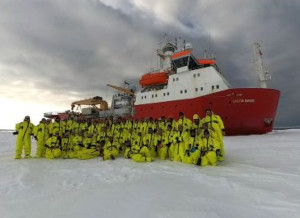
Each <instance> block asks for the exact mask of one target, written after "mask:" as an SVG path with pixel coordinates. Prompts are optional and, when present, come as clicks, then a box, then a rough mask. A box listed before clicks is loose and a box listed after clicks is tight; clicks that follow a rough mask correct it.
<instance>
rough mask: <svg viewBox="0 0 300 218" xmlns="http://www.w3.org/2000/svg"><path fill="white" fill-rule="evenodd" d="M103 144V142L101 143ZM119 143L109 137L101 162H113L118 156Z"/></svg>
mask: <svg viewBox="0 0 300 218" xmlns="http://www.w3.org/2000/svg"><path fill="white" fill-rule="evenodd" d="M102 142H104V141H102ZM119 146H120V145H119V143H118V142H117V140H114V138H113V137H110V138H109V140H107V141H106V142H105V145H104V152H103V154H104V155H103V160H114V159H116V157H117V156H119Z"/></svg>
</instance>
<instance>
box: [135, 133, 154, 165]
mask: <svg viewBox="0 0 300 218" xmlns="http://www.w3.org/2000/svg"><path fill="white" fill-rule="evenodd" d="M153 143H154V140H153V134H152V128H149V129H148V134H146V135H145V136H144V137H143V140H142V146H141V147H140V150H139V152H138V153H137V154H133V155H132V156H131V158H132V160H134V161H135V162H146V161H147V162H151V161H153V158H152V156H151V148H152V146H153Z"/></svg>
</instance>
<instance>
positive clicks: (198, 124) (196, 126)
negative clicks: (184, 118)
mask: <svg viewBox="0 0 300 218" xmlns="http://www.w3.org/2000/svg"><path fill="white" fill-rule="evenodd" d="M191 128H192V129H195V130H196V136H200V135H201V132H202V122H201V119H200V117H199V115H198V114H194V115H193V123H192V125H191Z"/></svg>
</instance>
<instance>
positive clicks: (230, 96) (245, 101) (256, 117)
mask: <svg viewBox="0 0 300 218" xmlns="http://www.w3.org/2000/svg"><path fill="white" fill-rule="evenodd" d="M279 96H280V91H278V90H275V89H261V88H236V89H227V90H225V91H221V92H216V93H213V94H210V95H205V96H201V97H197V98H193V99H184V100H176V101H168V102H160V103H153V104H143V105H135V106H134V110H135V115H134V118H135V119H141V118H145V117H152V118H154V119H158V118H160V117H162V116H165V117H168V116H172V117H174V118H175V119H178V114H179V112H180V111H182V112H184V114H185V116H186V117H188V118H190V119H192V116H193V114H199V115H200V117H204V115H205V109H207V108H211V109H212V110H213V111H214V112H215V114H218V115H220V116H221V117H222V119H223V121H224V125H225V128H226V134H227V135H248V134H264V133H267V132H271V131H272V130H273V125H274V121H275V117H276V111H277V106H278V102H279Z"/></svg>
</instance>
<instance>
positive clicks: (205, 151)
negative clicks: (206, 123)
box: [196, 130, 221, 166]
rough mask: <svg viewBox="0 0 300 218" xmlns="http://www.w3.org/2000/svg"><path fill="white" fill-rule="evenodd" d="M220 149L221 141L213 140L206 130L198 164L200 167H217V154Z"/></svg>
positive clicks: (202, 139)
mask: <svg viewBox="0 0 300 218" xmlns="http://www.w3.org/2000/svg"><path fill="white" fill-rule="evenodd" d="M220 148H221V147H220V143H219V141H218V140H215V139H214V138H212V137H211V136H210V133H209V131H208V130H204V133H203V137H202V138H201V143H200V146H199V150H200V157H199V158H198V161H197V163H196V164H197V165H200V166H207V165H211V166H217V165H218V162H217V160H218V159H217V153H219V152H220Z"/></svg>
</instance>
